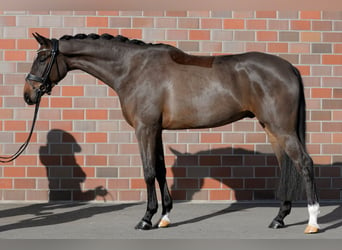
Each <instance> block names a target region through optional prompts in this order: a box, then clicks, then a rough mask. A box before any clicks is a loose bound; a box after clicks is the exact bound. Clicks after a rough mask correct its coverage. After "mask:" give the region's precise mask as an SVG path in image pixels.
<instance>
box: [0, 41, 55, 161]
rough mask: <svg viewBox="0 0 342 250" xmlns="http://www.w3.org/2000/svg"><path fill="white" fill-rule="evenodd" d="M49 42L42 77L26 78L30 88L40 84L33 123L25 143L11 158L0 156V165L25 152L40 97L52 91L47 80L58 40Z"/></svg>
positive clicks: (33, 122)
mask: <svg viewBox="0 0 342 250" xmlns="http://www.w3.org/2000/svg"><path fill="white" fill-rule="evenodd" d="M51 41H52V48H51V59H50V62H49V64H48V65H47V67H46V68H45V70H44V72H43V75H42V76H36V75H34V74H31V73H29V74H28V75H27V77H26V80H29V83H30V85H31V86H32V88H35V87H34V86H33V85H32V84H31V82H30V81H35V82H39V83H41V85H40V87H39V89H37V99H36V107H35V111H34V116H33V121H32V126H31V130H30V133H29V135H28V137H27V139H26V141H25V142H24V143H23V145H21V146H20V148H19V149H18V151H17V152H16V153H14V154H13V155H11V156H0V163H9V162H11V161H14V160H15V159H17V158H18V157H19V156H20V155H21V154H22V153H23V152H24V151H25V149H26V148H27V146H28V145H29V143H30V140H31V137H32V134H33V130H34V126H35V124H36V121H37V116H38V111H39V105H40V100H41V97H42V96H43V95H44V94H45V93H47V94H50V92H51V89H52V84H51V81H50V80H49V76H50V73H51V69H52V65H53V64H54V62H55V61H56V56H57V54H58V40H57V39H52V40H51ZM45 50H47V49H44V50H38V51H37V53H39V52H41V51H45Z"/></svg>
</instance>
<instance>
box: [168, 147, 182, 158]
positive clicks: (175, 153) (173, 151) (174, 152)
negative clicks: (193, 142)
mask: <svg viewBox="0 0 342 250" xmlns="http://www.w3.org/2000/svg"><path fill="white" fill-rule="evenodd" d="M169 149H170V151H171V152H172V153H173V154H174V155H176V156H180V155H184V154H183V153H181V152H179V151H177V150H176V149H174V148H171V147H170V148H169Z"/></svg>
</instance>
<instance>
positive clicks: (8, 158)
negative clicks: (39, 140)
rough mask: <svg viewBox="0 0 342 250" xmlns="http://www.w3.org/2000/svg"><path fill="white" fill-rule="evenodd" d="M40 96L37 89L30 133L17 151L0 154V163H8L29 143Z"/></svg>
mask: <svg viewBox="0 0 342 250" xmlns="http://www.w3.org/2000/svg"><path fill="white" fill-rule="evenodd" d="M40 98H41V93H40V91H38V93H37V103H36V108H35V110H34V116H33V121H32V126H31V130H30V134H29V135H28V137H27V139H26V141H25V142H24V143H23V145H21V147H20V148H19V149H18V151H17V152H16V153H14V154H13V155H11V156H0V163H9V162H11V161H14V160H15V159H17V158H18V157H19V156H20V155H21V154H22V153H23V152H24V151H25V149H26V148H27V146H28V145H29V143H30V140H31V137H32V134H33V130H34V126H35V124H36V120H37V116H38V110H39V104H40Z"/></svg>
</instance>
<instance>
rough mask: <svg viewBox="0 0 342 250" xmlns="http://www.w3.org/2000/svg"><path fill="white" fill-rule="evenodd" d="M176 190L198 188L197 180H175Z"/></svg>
mask: <svg viewBox="0 0 342 250" xmlns="http://www.w3.org/2000/svg"><path fill="white" fill-rule="evenodd" d="M176 183H177V188H186V189H187V188H199V183H198V180H197V179H189V178H188V179H178V180H176Z"/></svg>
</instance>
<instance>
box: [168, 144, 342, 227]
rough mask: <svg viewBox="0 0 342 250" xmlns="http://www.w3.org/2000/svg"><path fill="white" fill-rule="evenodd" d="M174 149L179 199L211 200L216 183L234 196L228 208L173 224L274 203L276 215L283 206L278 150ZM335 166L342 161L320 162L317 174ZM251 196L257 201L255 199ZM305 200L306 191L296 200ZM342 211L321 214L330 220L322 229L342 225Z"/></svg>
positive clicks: (173, 190) (322, 220) (322, 219)
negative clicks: (326, 163) (280, 203)
mask: <svg viewBox="0 0 342 250" xmlns="http://www.w3.org/2000/svg"><path fill="white" fill-rule="evenodd" d="M170 150H171V152H172V153H173V154H175V155H176V157H177V159H176V161H175V162H174V164H173V166H172V167H171V171H172V176H173V178H174V182H173V184H172V186H171V195H172V197H173V198H175V200H178V201H180V202H182V201H191V200H201V199H209V200H210V199H212V197H210V192H212V190H214V189H211V188H213V187H215V185H216V187H219V188H222V187H225V188H227V189H229V190H231V192H230V193H231V195H230V199H231V200H234V202H233V203H230V204H229V205H228V206H227V208H224V209H222V210H220V211H216V212H214V213H211V214H206V215H201V216H198V217H195V218H191V219H189V220H186V221H181V222H177V223H173V224H172V226H180V225H183V224H191V223H195V222H198V221H202V220H206V219H210V218H213V217H216V216H220V215H223V214H229V213H233V212H238V211H243V210H246V209H250V208H253V207H256V206H257V207H274V208H275V214H274V216H275V215H276V212H277V208H278V207H279V205H278V204H277V202H275V201H276V200H277V197H276V193H277V192H276V191H277V187H278V181H279V175H280V170H279V167H278V163H277V160H276V158H275V156H274V154H269V153H260V152H257V151H250V150H246V149H242V148H237V149H233V148H230V147H228V148H220V149H214V150H207V151H199V152H197V153H194V154H190V153H181V152H178V151H176V150H174V149H171V148H170ZM331 166H334V167H337V168H342V164H341V163H334V164H332V165H316V166H315V172H316V176H318V175H320V176H329V175H331V173H330V172H329V171H331V170H330V168H329V167H331ZM252 169H253V170H252ZM330 177H336V176H330ZM208 180H212V181H214V183H212V184H211V185H212V186H210V182H208ZM316 180H317V188H318V191H320V190H321V189H322V192H325V193H327V192H329V189H328V188H327V186H326V182H325V179H324V178H320V177H316ZM321 180H322V181H321ZM219 188H218V189H219ZM214 192H215V191H214ZM228 193H229V192H228ZM251 200H253V201H255V202H252V203H251V202H250V201H251ZM305 200H306V199H305V194H304V193H303V195H302V199H301V201H302V202H296V203H295V204H294V205H295V206H297V207H300V206H306V204H305ZM258 201H259V202H258ZM323 206H324V205H323ZM341 214H342V206H339V207H337V208H336V209H335V210H334V211H332V212H330V213H329V214H326V215H324V216H322V217H320V218H319V222H320V223H323V224H329V225H328V226H327V227H325V228H322V230H321V231H322V232H323V231H327V230H330V229H334V228H338V227H340V226H342V217H341ZM271 219H273V217H272V218H270V221H271ZM306 223H307V220H305V221H301V222H298V223H295V224H289V225H287V226H294V225H304V224H306Z"/></svg>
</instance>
